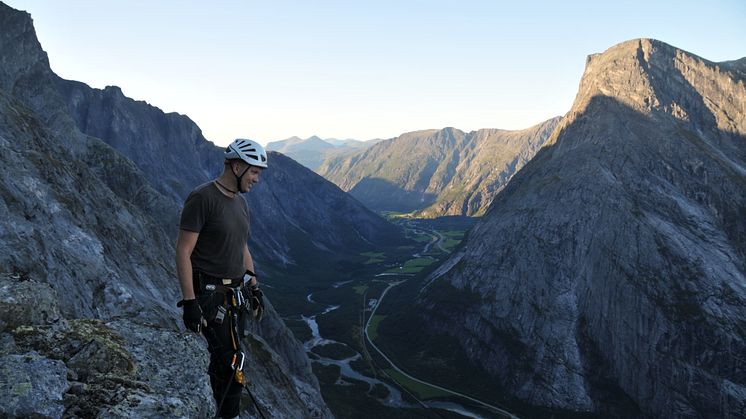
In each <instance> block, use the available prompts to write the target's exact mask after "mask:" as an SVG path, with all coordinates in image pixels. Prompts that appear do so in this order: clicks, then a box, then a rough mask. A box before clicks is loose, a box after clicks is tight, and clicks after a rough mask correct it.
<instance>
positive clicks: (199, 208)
mask: <svg viewBox="0 0 746 419" xmlns="http://www.w3.org/2000/svg"><path fill="white" fill-rule="evenodd" d="M206 204H207V203H206V202H205V198H204V197H203V196H202V195H201V194H197V193H192V194H190V195H189V197H187V200H186V202H185V203H184V209H182V210H181V221H180V222H179V228H180V229H182V230H187V231H193V232H195V233H199V232H200V231H202V227H204V225H205V220H206V219H207V205H206Z"/></svg>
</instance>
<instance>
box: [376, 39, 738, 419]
mask: <svg viewBox="0 0 746 419" xmlns="http://www.w3.org/2000/svg"><path fill="white" fill-rule="evenodd" d="M744 83H746V58H744V59H740V60H738V61H730V62H721V63H714V62H710V61H707V60H705V59H702V58H700V57H697V56H695V55H693V54H690V53H688V52H686V51H683V50H680V49H677V48H674V47H672V46H670V45H667V44H665V43H663V42H659V41H655V40H649V39H638V40H632V41H628V42H624V43H622V44H619V45H616V46H614V47H612V48H610V49H608V50H607V51H605V52H604V53H602V54H596V55H592V56H590V57H589V58H588V62H587V66H586V69H585V73H584V75H583V79H582V81H581V84H580V88H579V92H578V95H577V97H576V99H575V102H574V104H573V106H572V109H571V110H570V111H569V113H568V114H567V115H566V116H565V118H564V119H563V121H562V122H561V123H560V124H559V126H558V127H557V128H556V129H555V130H554V132H553V133H552V135H551V137H550V138H549V139H548V141H546V144H545V145H544V148H542V149H541V150H540V151H539V152H538V153H537V154H536V156H535V157H534V158H533V159H532V160H531V161H530V162H529V163H528V164H526V166H525V167H524V168H523V169H522V170H520V171H519V172H518V173H517V174H516V175H515V176H514V177H513V179H512V180H511V181H510V183H509V184H508V186H507V187H506V188H505V189H504V190H503V191H502V192H500V193H499V194H498V195H497V196H496V197H495V199H494V202H492V205H491V206H490V208H489V209H488V210H487V211H486V213H485V215H484V217H482V219H481V220H480V222H479V223H478V224H477V225H476V226H475V227H474V228H473V229H472V231H471V232H470V233H469V235H468V237H467V238H466V240H465V241H464V242H463V243H462V245H461V246H460V247H459V248H458V249H457V250H456V251H455V252H454V253H453V254H452V256H451V257H450V258H449V259H448V260H447V261H446V262H445V263H444V264H442V265H441V266H440V267H439V268H438V269H437V270H435V272H434V273H433V274H432V275H431V276H430V277H429V282H428V285H427V286H426V287H425V288H424V289H423V290H422V291H421V294H420V297H419V300H418V304H417V306H416V308H415V309H414V310H413V314H412V315H419V316H421V319H422V320H423V322H424V323H425V324H427V325H428V327H427V328H426V329H429V330H430V332H431V333H445V334H447V335H450V336H453V337H455V338H456V341H457V342H459V343H460V345H461V347H462V350H463V352H464V353H465V354H467V355H468V356H469V357H470V358H471V359H472V360H473V361H474V362H476V363H477V364H478V365H481V366H483V368H485V369H486V371H488V373H489V374H491V375H492V376H493V377H494V379H495V380H496V382H498V383H499V384H500V385H501V387H502V388H504V389H506V390H507V391H508V392H510V393H511V395H513V396H515V397H517V398H518V399H521V400H524V401H527V402H529V403H530V404H533V405H537V406H545V407H550V408H556V409H565V410H567V411H573V412H588V413H593V414H597V415H600V416H602V417H741V416H742V415H743V414H744V412H746V410H745V407H746V363H744V359H746V358H745V357H744V354H746V87H744ZM372 150H373V149H371V151H372ZM420 332H422V330H420V329H418V330H411V331H409V333H410V334H411V339H414V340H416V339H418V336H416V334H417V333H420Z"/></svg>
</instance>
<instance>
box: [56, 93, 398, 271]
mask: <svg viewBox="0 0 746 419" xmlns="http://www.w3.org/2000/svg"><path fill="white" fill-rule="evenodd" d="M56 86H57V88H58V89H59V92H60V94H61V96H62V97H63V98H64V100H65V103H66V104H67V107H68V109H69V110H70V113H71V114H72V115H73V116H74V119H75V121H76V123H77V126H78V127H79V128H80V130H81V131H83V132H85V133H86V134H88V135H92V136H95V137H98V138H101V139H103V140H104V141H106V142H107V143H108V144H109V145H111V146H112V147H114V148H116V149H117V150H118V151H119V152H121V153H122V154H124V155H125V156H127V157H129V158H130V159H132V161H133V162H135V164H137V166H138V167H139V168H140V170H142V171H143V172H144V173H145V175H146V176H147V177H148V179H149V180H150V183H151V184H152V185H153V187H154V188H156V189H157V190H158V191H160V192H162V193H163V194H165V195H167V196H169V197H171V198H173V201H174V203H176V204H177V205H179V206H180V205H181V204H182V203H183V201H184V199H186V196H187V194H188V193H189V192H190V191H191V190H192V189H193V188H194V187H195V186H197V185H199V184H201V183H204V182H207V181H209V180H210V179H214V178H215V177H216V176H217V175H218V174H219V173H220V172H221V171H222V167H223V166H222V153H223V149H222V148H220V147H216V146H214V145H213V144H212V143H210V142H208V141H207V140H205V139H204V137H203V136H202V133H201V131H200V129H199V128H198V127H197V125H195V124H194V122H192V121H191V120H190V119H189V118H187V117H186V116H183V115H178V114H173V113H171V114H165V113H163V112H162V111H161V110H160V109H158V108H156V107H154V106H151V105H148V104H147V103H145V102H141V101H135V100H132V99H130V98H128V97H126V96H124V95H123V93H122V91H121V90H120V89H119V88H116V87H107V88H106V89H104V90H99V89H92V88H90V87H89V86H87V85H85V84H83V83H80V82H75V81H68V80H62V79H59V78H57V79H56ZM269 159H270V161H269V165H270V167H269V169H268V170H266V171H264V172H263V174H262V176H261V180H260V183H259V185H257V187H255V188H253V189H252V191H251V193H250V194H248V195H247V196H246V198H247V202H248V204H249V209H250V210H251V214H252V220H254V221H253V222H252V225H251V233H252V234H251V238H252V244H254V245H253V246H251V250H252V253H253V254H254V256H255V259H257V261H258V266H259V269H262V268H266V267H270V268H272V267H274V268H285V267H287V266H288V265H297V264H298V260H299V257H301V256H302V257H303V258H304V265H306V266H304V269H311V268H313V266H309V265H308V264H309V263H310V264H311V265H313V264H314V263H320V264H323V265H325V266H326V265H328V264H329V260H330V259H331V260H342V259H345V258H348V257H349V256H350V255H357V254H359V253H360V252H365V251H368V250H371V249H372V248H373V247H381V246H385V245H387V244H390V243H392V242H398V241H402V240H403V235H402V233H401V231H400V229H399V228H398V227H396V226H394V225H392V224H390V223H388V222H387V221H385V220H384V219H382V218H381V217H379V216H377V215H376V214H374V213H372V212H370V211H369V210H368V209H366V208H365V207H364V206H362V205H360V203H358V202H357V201H356V200H355V199H353V198H351V197H349V196H348V195H347V194H345V193H343V192H342V191H340V190H339V188H337V187H335V186H334V185H333V184H331V183H330V182H327V181H325V180H324V179H323V178H321V177H320V176H318V175H316V174H315V173H313V172H312V171H311V170H309V169H306V168H304V167H302V166H301V165H299V164H297V163H296V162H294V161H293V160H291V159H289V158H286V157H284V156H282V155H281V154H278V153H270V156H269ZM169 227H170V226H169ZM174 234H175V233H174ZM301 249H302V253H303V255H299V253H298V252H299V251H301ZM322 261H323V262H322Z"/></svg>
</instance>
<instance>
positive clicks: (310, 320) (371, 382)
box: [301, 243, 483, 418]
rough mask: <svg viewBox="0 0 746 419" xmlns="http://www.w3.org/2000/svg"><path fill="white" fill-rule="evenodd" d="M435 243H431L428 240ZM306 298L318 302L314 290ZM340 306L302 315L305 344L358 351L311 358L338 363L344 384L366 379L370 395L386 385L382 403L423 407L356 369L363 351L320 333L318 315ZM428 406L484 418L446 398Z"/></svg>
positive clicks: (314, 360)
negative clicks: (307, 332)
mask: <svg viewBox="0 0 746 419" xmlns="http://www.w3.org/2000/svg"><path fill="white" fill-rule="evenodd" d="M429 244H432V243H429ZM348 282H352V281H345V282H338V283H335V284H334V285H332V287H333V288H338V287H340V286H342V285H344V284H346V283H348ZM306 300H307V301H308V302H311V303H317V304H318V302H316V301H314V300H313V293H311V294H308V295H307V296H306ZM339 307H340V306H338V305H330V306H327V307H325V308H324V309H323V310H322V311H321V312H320V313H317V314H314V315H311V316H301V319H303V321H304V322H305V323H306V324H307V325H308V327H309V329H310V330H311V338H310V339H308V340H307V341H305V342H303V346H304V348H305V350H306V352H309V353H310V352H311V351H312V349H313V348H316V347H319V346H324V345H329V344H338V345H344V346H345V347H347V348H349V349H350V350H351V351H353V352H355V355H354V356H351V357H348V358H345V359H332V358H327V357H323V356H320V355H319V354H317V353H314V354H313V356H312V357H311V360H312V362H318V363H319V364H322V365H325V366H328V365H336V366H338V367H339V370H340V375H341V378H340V381H338V382H337V384H341V385H344V384H346V382H345V381H344V378H348V379H350V380H356V381H360V382H364V383H368V394H369V395H370V396H371V397H375V396H373V395H372V394H370V392H371V391H372V390H373V388H374V386H376V385H380V386H383V387H384V388H386V390H388V395H387V396H386V398H385V399H381V398H378V399H379V400H380V401H381V402H382V403H383V404H385V405H386V406H389V407H395V408H422V406H420V405H418V404H413V403H409V402H406V401H404V399H403V398H402V394H401V391H400V390H399V389H398V388H396V387H394V386H392V385H390V384H388V383H386V382H383V381H381V380H379V379H377V378H374V377H368V376H367V375H364V374H362V373H360V372H359V371H356V370H355V369H354V368H353V367H352V365H351V363H352V362H354V361H357V360H359V359H361V358H362V355H360V353H358V352H357V351H355V350H354V349H352V348H350V347H349V346H348V345H347V344H345V343H343V342H338V341H335V340H332V339H327V338H324V337H322V336H321V334H320V333H319V324H318V323H317V321H316V318H317V317H318V316H323V315H325V314H327V313H330V312H332V311H334V310H336V309H338V308H339ZM423 403H424V405H425V406H427V407H429V408H436V409H443V410H449V411H451V412H454V413H458V414H460V415H462V416H465V417H469V418H482V417H483V416H480V415H479V414H477V413H474V412H473V411H471V410H469V409H467V408H466V407H464V406H462V405H460V404H457V403H452V402H443V401H425V402H423Z"/></svg>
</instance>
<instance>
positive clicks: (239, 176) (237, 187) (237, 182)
mask: <svg viewBox="0 0 746 419" xmlns="http://www.w3.org/2000/svg"><path fill="white" fill-rule="evenodd" d="M249 169H251V165H248V166H247V167H246V169H244V171H243V172H242V173H241V175H237V174H235V173H233V176H235V177H236V189H237V190H238V192H241V193H244V191H243V190H241V179H243V175H245V174H246V172H248V171H249Z"/></svg>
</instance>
